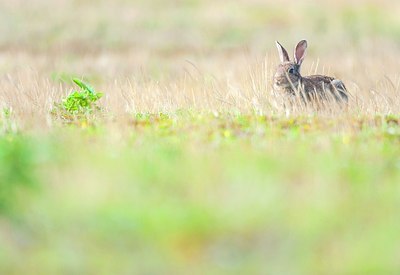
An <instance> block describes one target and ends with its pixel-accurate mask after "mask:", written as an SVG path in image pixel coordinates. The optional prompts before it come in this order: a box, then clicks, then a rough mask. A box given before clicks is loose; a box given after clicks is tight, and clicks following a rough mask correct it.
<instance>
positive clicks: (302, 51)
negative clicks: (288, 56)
mask: <svg viewBox="0 0 400 275" xmlns="http://www.w3.org/2000/svg"><path fill="white" fill-rule="evenodd" d="M306 49H307V41H306V40H301V41H300V42H299V43H297V46H296V48H295V50H294V61H295V62H296V64H297V65H299V66H300V65H301V63H302V62H303V59H304V57H305V56H306Z"/></svg>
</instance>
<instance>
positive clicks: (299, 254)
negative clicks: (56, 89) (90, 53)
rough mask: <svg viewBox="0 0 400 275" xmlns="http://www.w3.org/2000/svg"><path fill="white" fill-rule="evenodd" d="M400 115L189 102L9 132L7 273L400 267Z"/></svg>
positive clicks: (3, 268) (0, 251)
mask: <svg viewBox="0 0 400 275" xmlns="http://www.w3.org/2000/svg"><path fill="white" fill-rule="evenodd" d="M343 119H344V118H343ZM399 122H400V121H399V118H397V117H393V116H392V117H379V116H378V117H376V118H373V119H366V118H358V119H354V121H353V122H351V123H349V122H348V121H347V122H346V123H343V122H341V119H340V118H337V119H326V120H325V119H323V118H321V117H313V116H309V117H297V118H290V119H289V118H288V119H285V118H274V117H265V116H256V115H249V116H243V115H233V114H230V115H229V114H225V115H224V114H219V115H216V114H204V113H196V112H193V113H187V112H181V113H177V114H173V115H162V114H161V115H137V116H135V117H134V118H132V119H131V120H129V122H127V123H128V124H127V125H126V126H127V130H126V131H125V132H122V131H120V130H119V131H118V130H113V129H109V128H108V127H107V126H105V125H102V124H101V123H98V125H90V124H89V125H88V124H87V123H86V122H85V123H82V124H77V125H75V126H69V127H65V126H63V127H54V128H53V129H52V130H51V131H50V132H49V133H46V134H44V133H43V134H38V133H36V134H28V133H12V132H9V133H7V132H4V133H3V134H2V135H1V138H0V147H1V154H0V166H1V167H2V169H1V173H0V182H1V184H0V185H1V189H2V193H0V198H1V199H3V198H5V197H7V196H8V195H10V197H9V198H8V199H7V200H4V202H5V203H6V204H2V205H1V208H0V209H1V210H2V213H3V218H1V220H0V225H1V226H0V243H1V244H2V245H1V246H0V273H2V274H26V273H30V274H32V273H34V274H71V273H72V274H166V273H167V274H171V273H172V274H232V273H233V274H260V273H261V274H271V273H272V274H310V273H311V274H395V273H396V272H397V271H398V270H399V268H400V264H399V263H400V261H399V257H400V256H399V255H400V254H399V253H400V250H399V247H400V246H399V244H400V243H399V239H398V232H399V230H400V221H399V219H398V207H399V201H400V189H399V186H398V182H400V147H399V142H400V126H399ZM343 125H347V126H346V127H343ZM105 133H108V134H105ZM16 167H19V168H18V169H15V168H16ZM5 192H7V194H5Z"/></svg>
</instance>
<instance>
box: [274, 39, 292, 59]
mask: <svg viewBox="0 0 400 275" xmlns="http://www.w3.org/2000/svg"><path fill="white" fill-rule="evenodd" d="M275 44H276V47H277V48H278V52H279V58H280V59H281V62H282V63H283V62H287V61H289V55H288V53H287V51H286V50H285V48H284V47H283V46H282V45H281V44H279V42H278V41H275Z"/></svg>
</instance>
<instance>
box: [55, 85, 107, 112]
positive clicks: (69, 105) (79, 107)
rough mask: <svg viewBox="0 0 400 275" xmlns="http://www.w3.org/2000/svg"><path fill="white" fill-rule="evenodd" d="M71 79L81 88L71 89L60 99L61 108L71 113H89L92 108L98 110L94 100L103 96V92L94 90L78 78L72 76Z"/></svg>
mask: <svg viewBox="0 0 400 275" xmlns="http://www.w3.org/2000/svg"><path fill="white" fill-rule="evenodd" d="M73 81H74V83H75V84H76V85H78V86H79V87H80V88H81V89H80V91H73V92H72V93H71V94H69V95H68V96H67V97H66V98H64V99H63V100H62V104H61V107H62V109H63V110H64V111H66V112H67V113H69V114H72V115H79V114H90V113H92V112H93V111H94V110H100V107H99V106H98V105H97V103H96V102H97V101H98V100H99V99H100V98H101V97H102V96H103V93H100V92H96V91H95V90H94V88H93V87H92V86H90V85H89V84H87V83H85V82H83V81H81V80H80V79H77V78H74V79H73Z"/></svg>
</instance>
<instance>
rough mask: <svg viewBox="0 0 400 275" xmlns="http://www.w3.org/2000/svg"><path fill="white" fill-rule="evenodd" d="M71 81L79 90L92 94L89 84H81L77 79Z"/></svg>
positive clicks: (92, 89) (92, 90)
mask: <svg viewBox="0 0 400 275" xmlns="http://www.w3.org/2000/svg"><path fill="white" fill-rule="evenodd" d="M72 81H74V82H75V84H76V85H78V86H79V87H80V88H81V89H83V90H85V91H88V92H89V93H91V94H94V93H95V91H94V88H93V87H92V86H90V85H89V84H87V83H85V82H83V81H82V80H80V79H79V78H73V79H72Z"/></svg>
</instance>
